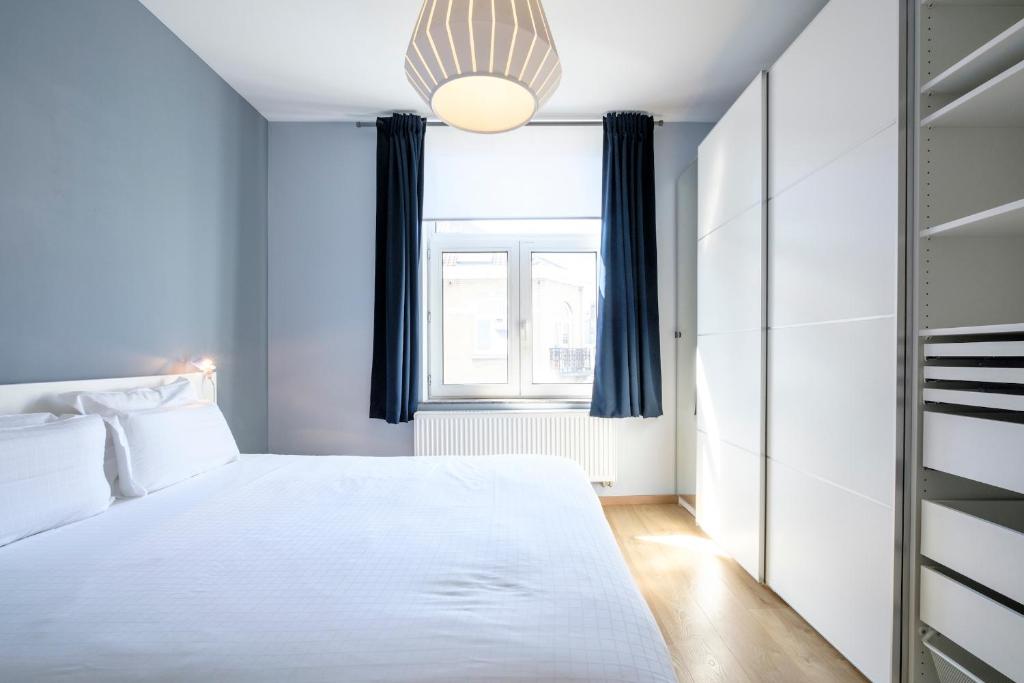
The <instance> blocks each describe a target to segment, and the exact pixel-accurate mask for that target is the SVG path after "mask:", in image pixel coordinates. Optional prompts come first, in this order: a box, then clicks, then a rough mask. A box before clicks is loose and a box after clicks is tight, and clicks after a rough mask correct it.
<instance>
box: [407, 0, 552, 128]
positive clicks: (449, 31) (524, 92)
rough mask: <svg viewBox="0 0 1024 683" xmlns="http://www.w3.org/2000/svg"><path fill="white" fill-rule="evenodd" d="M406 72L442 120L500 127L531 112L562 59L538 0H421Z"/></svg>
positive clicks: (547, 89) (512, 125) (543, 99)
mask: <svg viewBox="0 0 1024 683" xmlns="http://www.w3.org/2000/svg"><path fill="white" fill-rule="evenodd" d="M405 74H406V76H407V77H408V78H409V82H410V83H412V86H413V87H414V88H415V89H416V92H418V93H419V94H420V97H422V98H423V101H424V102H426V103H427V104H428V105H429V106H430V108H431V110H432V111H433V112H434V114H435V115H436V116H437V117H438V118H439V119H441V120H442V121H444V122H445V123H447V124H449V125H451V126H455V127H456V128H461V129H463V130H468V131H473V132H475V133H502V132H505V131H508V130H512V129H514V128H518V127H519V126H521V125H523V124H525V123H526V122H528V121H529V120H530V119H531V118H533V115H534V114H536V113H537V109H539V108H540V106H541V105H542V104H544V102H546V101H547V99H548V98H549V97H550V96H551V93H553V92H554V91H555V88H557V87H558V83H559V81H560V80H561V77H562V65H561V62H560V61H559V59H558V52H557V51H556V50H555V42H554V40H553V39H552V37H551V27H550V26H549V25H548V20H547V16H545V14H544V8H543V7H542V6H541V0H424V2H423V7H422V8H420V14H419V17H418V18H417V20H416V28H415V29H414V30H413V34H412V40H410V41H409V49H408V51H407V52H406V55H405Z"/></svg>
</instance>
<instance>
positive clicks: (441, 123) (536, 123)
mask: <svg viewBox="0 0 1024 683" xmlns="http://www.w3.org/2000/svg"><path fill="white" fill-rule="evenodd" d="M602 123H603V121H530V122H528V123H526V124H525V125H527V126H600V125H602ZM427 125H428V126H446V127H447V126H448V124H447V123H445V122H444V121H427ZM654 125H656V126H663V125H665V122H664V121H660V120H659V121H655V122H654ZM376 126H377V122H376V121H356V128H375V127H376Z"/></svg>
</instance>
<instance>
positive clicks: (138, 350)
mask: <svg viewBox="0 0 1024 683" xmlns="http://www.w3.org/2000/svg"><path fill="white" fill-rule="evenodd" d="M266 185H267V122H266V121H265V120H264V119H263V117H262V116H260V115H259V114H258V113H257V112H256V111H255V110H254V109H253V108H252V107H250V106H249V105H248V104H247V103H246V102H245V101H244V100H243V99H242V98H241V97H240V96H239V95H238V94H236V93H235V92H234V91H233V90H232V89H231V88H229V87H228V86H227V85H226V84H225V83H224V82H223V81H222V80H221V79H220V78H219V77H218V76H217V75H216V74H214V73H213V71H211V70H210V69H209V67H207V66H206V65H205V64H204V63H203V62H202V61H201V60H200V59H199V58H198V57H197V56H196V55H195V54H193V53H192V52H191V51H190V50H189V49H188V48H187V47H186V46H185V45H184V44H182V43H181V42H180V41H179V40H178V39H177V38H176V37H175V36H174V35H173V34H171V33H170V32H169V31H168V30H167V29H166V28H164V26H163V25H162V24H161V23H160V22H159V21H158V20H157V19H156V18H155V17H153V15H151V14H150V13H149V12H148V11H147V10H146V9H145V8H143V7H142V5H140V4H139V3H138V2H136V1H135V0H5V1H4V2H0V383H12V382H30V381H50V380H61V379H79V378H92V377H115V376H129V375H141V374H157V373H163V372H169V371H174V370H178V369H181V366H180V361H181V360H182V359H184V358H187V357H189V356H192V355H197V354H208V355H211V356H213V357H214V358H215V359H216V361H217V364H218V366H219V370H220V380H221V387H220V401H221V404H222V407H223V408H224V412H225V413H226V415H227V417H228V420H229V422H230V423H231V426H232V428H233V430H234V433H235V435H236V437H237V439H238V441H239V445H240V446H241V447H242V449H243V450H250V451H261V450H264V449H265V447H266V419H267V410H266V407H267V406H266V399H267V381H266V360H267V338H266V257H267V243H266V238H267V218H266V207H267V204H266Z"/></svg>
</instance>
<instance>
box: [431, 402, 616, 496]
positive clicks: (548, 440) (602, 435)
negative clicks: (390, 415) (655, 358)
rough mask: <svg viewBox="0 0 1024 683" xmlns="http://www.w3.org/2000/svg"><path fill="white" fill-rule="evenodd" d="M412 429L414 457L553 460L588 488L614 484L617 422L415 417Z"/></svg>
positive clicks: (571, 417)
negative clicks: (584, 478)
mask: <svg viewBox="0 0 1024 683" xmlns="http://www.w3.org/2000/svg"><path fill="white" fill-rule="evenodd" d="M413 424H414V425H415V430H414V431H415V446H414V453H415V454H416V455H500V454H512V455H527V454H540V455H557V456H561V457H563V458H569V459H570V460H573V461H575V462H577V463H579V464H580V465H581V466H582V467H583V469H584V470H585V471H586V472H587V474H588V475H590V481H592V482H600V483H602V484H612V483H614V481H615V476H616V472H617V467H616V464H617V460H616V454H617V453H618V426H617V421H616V420H609V419H602V418H593V417H590V416H589V415H587V414H586V413H585V412H583V411H550V412H543V411H523V412H512V411H472V412H469V411H465V412H463V411H458V412H455V411H451V412H449V411H437V412H427V411H420V412H418V413H416V419H415V420H413Z"/></svg>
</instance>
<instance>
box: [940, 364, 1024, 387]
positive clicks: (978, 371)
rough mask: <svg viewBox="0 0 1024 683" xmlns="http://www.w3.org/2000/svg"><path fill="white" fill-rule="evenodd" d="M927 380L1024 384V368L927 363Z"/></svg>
mask: <svg viewBox="0 0 1024 683" xmlns="http://www.w3.org/2000/svg"><path fill="white" fill-rule="evenodd" d="M924 378H925V379H926V380H947V381H953V382H994V383H996V384H1024V368H996V367H985V366H978V365H960V366H957V365H926V366H925V367H924Z"/></svg>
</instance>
